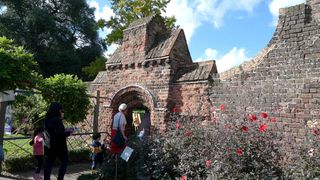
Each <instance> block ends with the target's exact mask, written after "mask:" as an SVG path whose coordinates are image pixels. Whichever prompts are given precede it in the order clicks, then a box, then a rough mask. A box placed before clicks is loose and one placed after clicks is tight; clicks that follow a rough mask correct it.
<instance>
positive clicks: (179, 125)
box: [176, 121, 181, 129]
mask: <svg viewBox="0 0 320 180" xmlns="http://www.w3.org/2000/svg"><path fill="white" fill-rule="evenodd" d="M176 127H177V129H180V128H181V124H180V122H179V121H178V122H177V124H176Z"/></svg>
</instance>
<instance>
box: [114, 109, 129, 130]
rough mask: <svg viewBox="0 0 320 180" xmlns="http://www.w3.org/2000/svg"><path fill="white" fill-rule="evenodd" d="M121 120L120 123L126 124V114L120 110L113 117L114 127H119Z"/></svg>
mask: <svg viewBox="0 0 320 180" xmlns="http://www.w3.org/2000/svg"><path fill="white" fill-rule="evenodd" d="M119 120H120V125H126V124H127V120H126V116H125V115H124V114H123V113H122V112H121V111H120V112H118V113H117V114H116V115H114V117H113V124H112V129H117V128H118V123H119Z"/></svg>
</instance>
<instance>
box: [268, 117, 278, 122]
mask: <svg viewBox="0 0 320 180" xmlns="http://www.w3.org/2000/svg"><path fill="white" fill-rule="evenodd" d="M269 121H270V122H277V119H276V118H275V117H273V118H271V119H269Z"/></svg>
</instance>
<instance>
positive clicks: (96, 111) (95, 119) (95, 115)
mask: <svg viewBox="0 0 320 180" xmlns="http://www.w3.org/2000/svg"><path fill="white" fill-rule="evenodd" d="M99 104H100V91H99V90H98V91H97V96H96V105H95V106H94V113H93V133H97V132H98V127H99Z"/></svg>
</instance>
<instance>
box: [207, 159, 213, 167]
mask: <svg viewBox="0 0 320 180" xmlns="http://www.w3.org/2000/svg"><path fill="white" fill-rule="evenodd" d="M211 164H212V161H211V160H210V159H209V160H206V166H207V167H210V166H211Z"/></svg>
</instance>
